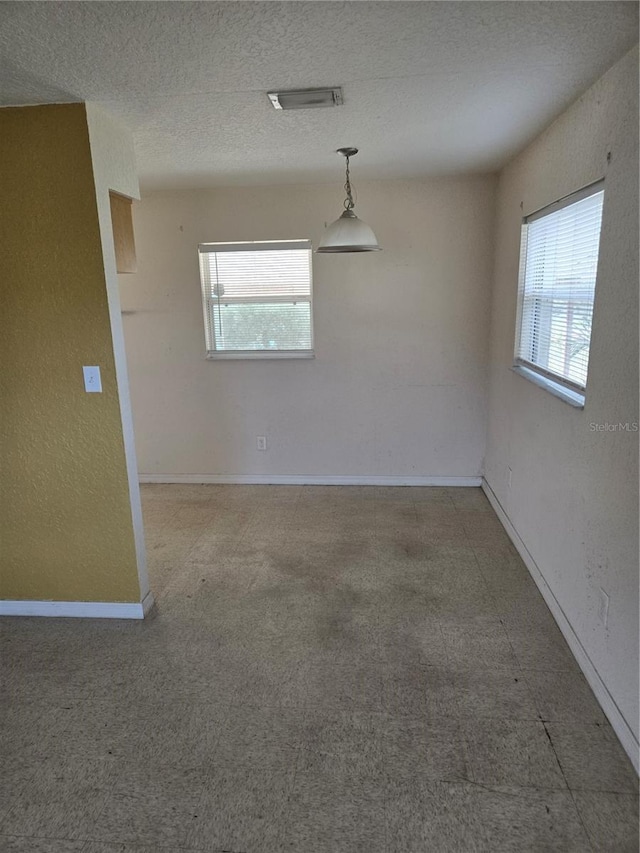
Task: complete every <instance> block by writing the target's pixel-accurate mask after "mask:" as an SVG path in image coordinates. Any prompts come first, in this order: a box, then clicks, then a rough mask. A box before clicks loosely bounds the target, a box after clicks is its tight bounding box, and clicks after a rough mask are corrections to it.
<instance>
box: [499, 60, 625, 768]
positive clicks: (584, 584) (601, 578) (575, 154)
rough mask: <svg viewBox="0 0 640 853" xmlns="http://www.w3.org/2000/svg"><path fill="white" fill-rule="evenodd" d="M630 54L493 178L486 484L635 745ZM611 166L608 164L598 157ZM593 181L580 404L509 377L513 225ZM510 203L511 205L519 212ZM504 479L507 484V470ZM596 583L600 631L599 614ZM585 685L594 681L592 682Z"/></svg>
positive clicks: (516, 229)
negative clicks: (593, 273) (595, 235)
mask: <svg viewBox="0 0 640 853" xmlns="http://www.w3.org/2000/svg"><path fill="white" fill-rule="evenodd" d="M637 63H638V55H637V50H636V51H634V52H632V53H631V54H629V55H628V56H627V57H625V58H624V59H623V60H622V61H621V62H619V63H618V64H617V65H616V66H614V68H613V69H611V71H609V72H608V73H607V74H606V75H605V76H604V77H603V78H602V79H601V80H600V81H599V82H598V83H596V84H595V85H594V86H593V88H591V89H590V90H589V91H588V92H587V93H586V94H585V95H584V96H583V97H582V98H581V99H580V100H579V101H578V102H577V103H576V104H574V105H573V106H572V107H571V108H570V109H569V110H568V111H567V112H565V113H564V114H563V115H562V116H561V118H559V119H558V120H557V121H556V122H555V124H553V125H552V126H551V127H550V128H549V129H548V130H547V132H546V133H544V134H543V135H542V136H540V137H539V138H538V139H537V140H536V141H535V142H534V143H533V144H532V145H531V146H529V148H527V150H526V151H525V152H524V153H522V154H521V155H520V156H519V157H517V158H516V160H514V162H512V163H511V164H510V165H509V166H508V168H506V169H505V170H504V172H503V173H502V175H501V177H500V184H499V193H498V214H497V232H496V240H497V250H496V267H495V285H494V293H493V320H492V331H491V383H490V404H489V429H488V445H487V458H486V474H485V476H486V479H487V481H488V482H489V484H490V486H491V488H492V489H493V490H494V492H495V494H496V495H497V497H498V499H499V501H500V503H501V504H502V507H503V508H504V510H505V512H506V514H507V515H508V517H509V519H510V521H511V522H512V524H513V525H514V527H515V528H516V530H517V532H518V534H519V535H520V537H521V539H522V540H523V542H524V545H525V546H526V548H527V549H528V551H529V553H530V555H531V557H532V558H533V560H534V561H535V563H536V564H537V566H538V568H539V570H540V572H541V573H542V575H543V577H544V580H545V581H546V583H547V584H548V586H549V588H550V590H551V592H552V594H553V596H554V597H555V599H556V601H557V603H558V605H559V608H560V609H561V610H562V611H563V612H564V614H565V616H566V618H567V619H568V621H569V623H570V625H571V628H572V629H573V632H575V637H576V638H577V641H578V643H579V645H580V646H581V647H582V649H583V650H584V652H585V653H586V656H587V659H588V660H589V661H590V663H591V664H592V666H593V667H594V668H595V671H596V672H597V674H598V675H599V678H600V679H601V680H602V684H603V689H604V690H605V691H606V694H604V696H603V694H602V692H601V698H603V699H604V701H605V702H606V703H608V705H607V706H606V707H605V710H607V707H608V708H609V709H610V710H611V709H613V710H614V715H615V709H617V710H618V711H619V712H620V714H621V716H622V718H623V720H624V721H626V723H624V722H623V723H622V724H620V725H619V726H618V734H619V735H620V736H621V738H622V740H623V742H624V743H625V745H626V747H627V749H628V750H629V751H630V752H632V751H633V748H634V744H635V746H636V758H637V738H638V434H637V433H634V432H597V431H593V428H592V426H591V425H592V424H606V423H609V424H617V423H619V422H622V423H629V424H633V423H634V422H635V423H637V421H638V88H637V74H638V65H637ZM608 152H611V163H610V165H607V154H608ZM603 176H605V200H604V214H603V225H602V237H601V245H600V259H599V266H598V278H597V286H596V303H595V313H594V321H593V335H592V346H591V356H590V364H589V378H588V385H587V393H586V404H585V407H584V410H581V409H576V408H572V407H571V406H569V405H568V404H567V403H565V402H563V401H562V400H559V399H558V398H557V397H554V396H552V395H551V394H549V393H548V392H547V391H545V390H543V389H541V388H538V387H536V386H535V385H533V384H532V383H530V382H528V381H527V380H526V379H523V378H522V377H520V376H517V375H515V374H514V373H513V372H511V371H510V370H509V368H510V366H511V364H512V357H513V345H514V335H515V317H516V296H517V282H518V254H519V245H520V221H521V217H522V215H523V213H524V214H527V213H529V212H531V211H534V210H536V209H537V208H540V207H542V206H543V205H546V204H548V203H550V202H552V201H554V200H556V199H558V198H560V197H562V196H564V195H566V194H568V193H570V192H572V191H574V190H577V189H579V188H580V187H583V186H585V185H587V184H589V183H591V182H593V181H596V180H598V179H599V178H602V177H603ZM521 205H522V208H521ZM508 467H511V469H512V471H513V475H512V485H511V488H509V486H508V478H507V468H508ZM600 589H603V590H605V592H606V593H607V594H608V595H609V596H610V608H609V623H608V627H607V628H605V626H604V625H603V623H602V622H601V620H600V618H599V616H598V605H599V599H600ZM596 687H597V685H596Z"/></svg>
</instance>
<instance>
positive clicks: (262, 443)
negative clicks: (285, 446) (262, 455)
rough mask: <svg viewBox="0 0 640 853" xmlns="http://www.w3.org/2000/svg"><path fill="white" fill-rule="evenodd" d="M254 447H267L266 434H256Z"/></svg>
mask: <svg viewBox="0 0 640 853" xmlns="http://www.w3.org/2000/svg"><path fill="white" fill-rule="evenodd" d="M256 447H257V448H258V450H266V449H267V436H266V435H258V436H256Z"/></svg>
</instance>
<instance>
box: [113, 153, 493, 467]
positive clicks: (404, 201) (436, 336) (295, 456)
mask: <svg viewBox="0 0 640 853" xmlns="http://www.w3.org/2000/svg"><path fill="white" fill-rule="evenodd" d="M339 165H340V164H338V163H337V166H339ZM355 177H356V185H357V190H358V196H359V199H360V201H359V203H358V206H357V211H358V214H359V215H360V216H361V218H362V219H364V220H365V221H366V222H367V223H369V224H370V225H371V226H372V227H373V228H374V230H375V232H376V234H377V236H378V239H379V241H380V243H381V245H382V246H383V248H384V251H383V252H379V253H371V254H355V255H314V258H313V273H314V317H315V323H314V326H315V351H316V358H315V359H314V360H285V361H269V360H264V361H246V360H245V361H206V360H205V357H204V353H205V350H204V330H203V320H202V303H201V295H200V283H199V274H198V259H197V251H196V250H197V245H198V243H199V242H207V241H233V240H271V239H287V238H288V239H292V238H311V239H312V240H313V241H314V243H315V245H317V242H318V240H319V239H320V237H321V234H322V231H323V227H324V222H325V221H329V222H330V221H332V220H333V219H335V218H336V216H337V215H338V214H339V212H340V210H341V205H342V198H343V192H342V188H341V186H340V185H331V186H327V185H311V186H294V187H291V186H287V187H270V188H269V187H267V188H258V189H249V188H242V189H233V190H230V189H219V190H208V191H203V192H197V191H186V192H170V193H152V194H150V195H147V196H145V197H144V198H143V201H142V202H141V203H140V204H139V205H136V207H135V211H134V217H135V232H136V246H137V255H138V273H137V275H134V276H129V277H125V276H121V277H120V288H121V301H122V308H123V310H124V311H125V316H124V321H125V337H126V345H127V353H128V360H129V372H130V382H131V391H132V399H133V412H134V421H135V434H136V445H137V453H138V459H139V468H140V471H141V472H142V474H143V475H150V474H151V475H180V474H193V475H207V474H231V475H248V476H252V475H281V476H285V475H312V476H319V477H331V476H338V477H349V476H353V477H358V476H369V477H376V478H380V477H382V478H384V477H405V478H411V477H418V476H428V477H451V478H464V477H477V476H478V475H479V474H481V471H482V458H483V452H484V444H485V428H486V416H485V405H486V395H487V386H486V367H487V352H488V324H489V292H490V274H491V265H492V228H493V220H492V216H493V201H494V187H495V179H494V178H492V177H471V178H464V179H445V180H434V181H421V180H415V181H411V182H396V181H389V182H375V183H361V184H360V183H357V173H356V175H355ZM129 312H131V313H129ZM257 435H266V436H267V439H268V444H269V449H268V451H267V452H266V453H265V452H258V451H257V450H256V436H257Z"/></svg>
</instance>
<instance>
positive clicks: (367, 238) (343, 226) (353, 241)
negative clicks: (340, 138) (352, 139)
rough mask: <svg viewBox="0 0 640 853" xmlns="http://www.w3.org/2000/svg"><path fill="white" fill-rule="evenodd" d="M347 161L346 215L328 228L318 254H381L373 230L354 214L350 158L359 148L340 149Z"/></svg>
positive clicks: (317, 250)
mask: <svg viewBox="0 0 640 853" xmlns="http://www.w3.org/2000/svg"><path fill="white" fill-rule="evenodd" d="M336 153H338V154H342V156H343V157H345V158H346V161H347V180H346V182H345V185H344V188H345V192H346V193H347V197H346V199H345V200H344V213H343V214H342V216H341V217H340V218H339V219H336V221H335V222H332V223H331V225H330V226H329V227H328V228H327V230H326V232H325V235H324V237H323V238H322V240H321V241H320V245H319V246H318V248H317V249H316V252H327V253H328V252H380V251H381V249H380V246H378V241H377V240H376V235H375V234H374V233H373V231H372V230H371V228H369V226H368V225H367V224H366V223H364V222H363V221H362V220H361V219H358V217H357V216H356V215H355V213H354V210H353V208H354V206H355V204H354V201H353V196H352V194H351V181H350V180H349V177H350V176H349V158H350V157H353V156H354V154H357V153H358V149H357V148H338V151H337V152H336Z"/></svg>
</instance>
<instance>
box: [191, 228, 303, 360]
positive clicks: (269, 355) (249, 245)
mask: <svg viewBox="0 0 640 853" xmlns="http://www.w3.org/2000/svg"><path fill="white" fill-rule="evenodd" d="M298 249H304V250H307V251H308V253H309V295H308V297H307V296H304V297H302V298H301V299H300V300H299V301H301V302H302V301H304V302H308V303H309V340H310V347H309V348H308V349H291V350H284V349H237V350H218V349H215V330H214V324H213V323H212V322H211V318H210V311H211V303H212V297H211V296H209V295H208V294H207V293H206V292H205V290H206V289H205V280H204V277H203V262H202V256H203V255H207V254H212V253H215V252H242V251H244V252H250V251H274V252H277V251H287V250H298ZM312 258H313V251H312V244H311V240H308V239H294V240H242V241H237V242H225V243H199V244H198V267H199V273H200V290H201V293H202V310H203V315H204V316H203V319H204V332H205V353H206V355H205V357H206V359H207V360H208V361H219V360H230V359H233V360H236V359H300V358H303V359H309V358H315V350H314V333H313V262H312ZM257 301H262V303H263V304H265V305H276V304H278V303H279V302H281V303H283V304H288V303H289V302H291V299H290V297H287V296H274V297H272V298H270V299H264V300H256V298H255V297H254V298H246V299H245V298H243V297H233V298H232V299H230V300H229V302H230V303H231V302H233V303H234V304H237V305H241V304H243V302H244V303H245V304H247V303H249V304H255V303H256V302H257ZM210 337H211V339H210ZM210 344H213V345H214V348H213V349H211V348H210Z"/></svg>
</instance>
